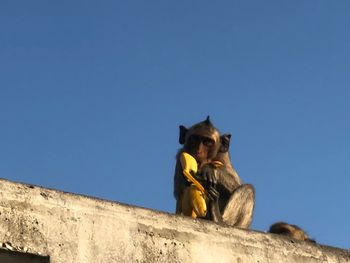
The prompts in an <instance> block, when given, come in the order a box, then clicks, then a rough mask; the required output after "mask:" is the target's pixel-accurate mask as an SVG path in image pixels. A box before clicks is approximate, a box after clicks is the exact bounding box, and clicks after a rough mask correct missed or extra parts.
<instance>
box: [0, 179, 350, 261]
mask: <svg viewBox="0 0 350 263" xmlns="http://www.w3.org/2000/svg"><path fill="white" fill-rule="evenodd" d="M0 243H2V244H11V247H13V248H15V250H18V251H21V250H25V251H27V252H30V253H34V254H39V255H44V256H45V255H46V256H49V257H50V262H53V263H69V262H93V263H98V262H101V263H102V262H103V263H112V262H201V263H205V262H215V263H219V262H231V263H232V262H233V263H245V262H255V263H257V262H261V263H263V262H298V263H302V262H311V263H312V262H315V263H316V262H350V251H347V250H342V249H337V248H332V247H326V246H320V245H314V244H308V243H306V242H298V241H294V240H291V239H288V238H284V237H280V236H277V235H273V234H266V233H261V232H256V231H247V230H241V229H237V228H232V227H223V226H219V225H217V224H214V223H211V222H207V221H204V220H192V219H191V218H185V217H181V216H175V215H171V214H167V213H162V212H157V211H152V210H148V209H144V208H138V207H133V206H128V205H123V204H120V203H116V202H110V201H105V200H100V199H95V198H90V197H86V196H81V195H75V194H70V193H64V192H60V191H56V190H49V189H44V188H41V187H38V186H31V185H25V184H19V183H13V182H9V181H6V180H1V179H0Z"/></svg>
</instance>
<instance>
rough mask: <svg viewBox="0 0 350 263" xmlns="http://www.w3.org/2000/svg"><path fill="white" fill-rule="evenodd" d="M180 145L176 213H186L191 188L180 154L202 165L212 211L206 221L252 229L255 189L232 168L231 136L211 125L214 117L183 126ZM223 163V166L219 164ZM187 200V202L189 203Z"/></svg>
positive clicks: (204, 185)
mask: <svg viewBox="0 0 350 263" xmlns="http://www.w3.org/2000/svg"><path fill="white" fill-rule="evenodd" d="M179 128H180V134H179V143H180V144H181V145H182V148H180V149H179V151H178V153H177V155H176V166H175V174H174V197H175V199H176V214H183V215H184V211H185V210H186V209H187V207H184V203H186V202H184V198H186V196H188V195H186V192H187V190H188V187H190V184H189V182H188V181H187V180H186V179H185V177H184V174H183V172H182V167H181V163H180V160H179V158H180V155H181V154H182V153H183V152H186V153H188V154H190V155H192V156H193V157H194V158H195V159H196V161H197V164H198V173H197V175H198V177H199V178H200V180H201V183H202V185H203V187H204V188H205V190H206V192H207V195H208V196H207V197H208V198H207V200H208V201H207V202H208V204H207V207H208V212H207V214H206V216H204V217H203V218H204V219H207V220H211V221H214V222H216V223H223V224H226V225H229V226H235V227H240V228H249V227H250V225H251V222H252V219H253V210H254V204H255V189H254V187H253V186H252V185H250V184H243V182H242V180H241V178H240V177H239V176H238V174H237V172H236V171H235V169H234V168H233V166H232V163H231V159H230V155H229V146H230V139H231V135H230V134H223V135H221V134H220V132H219V130H218V129H217V128H215V126H214V125H213V124H212V123H211V121H210V117H209V116H208V117H207V119H206V120H204V121H202V122H199V123H197V124H194V125H193V126H191V127H190V128H186V127H185V126H183V125H180V126H179ZM215 163H216V164H217V163H221V164H222V165H219V166H218V165H215ZM185 201H186V200H185Z"/></svg>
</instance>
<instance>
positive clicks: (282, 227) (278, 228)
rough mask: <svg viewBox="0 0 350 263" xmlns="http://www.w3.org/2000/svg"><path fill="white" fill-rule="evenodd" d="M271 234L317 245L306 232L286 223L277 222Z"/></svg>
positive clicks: (273, 225)
mask: <svg viewBox="0 0 350 263" xmlns="http://www.w3.org/2000/svg"><path fill="white" fill-rule="evenodd" d="M269 233H273V234H279V235H283V236H287V237H290V238H293V239H297V240H302V241H308V242H312V243H316V241H315V240H314V239H310V238H309V236H308V235H307V234H306V232H305V231H304V230H303V229H301V228H300V227H298V226H297V225H291V224H288V223H285V222H277V223H274V224H272V225H271V226H270V229H269Z"/></svg>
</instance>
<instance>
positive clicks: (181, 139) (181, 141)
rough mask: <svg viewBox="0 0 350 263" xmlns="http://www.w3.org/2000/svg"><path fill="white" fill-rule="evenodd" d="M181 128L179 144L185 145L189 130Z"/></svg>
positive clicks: (181, 126)
mask: <svg viewBox="0 0 350 263" xmlns="http://www.w3.org/2000/svg"><path fill="white" fill-rule="evenodd" d="M179 128H180V136H179V143H180V144H185V138H186V133H187V131H188V129H187V128H186V127H185V126H183V125H180V126H179Z"/></svg>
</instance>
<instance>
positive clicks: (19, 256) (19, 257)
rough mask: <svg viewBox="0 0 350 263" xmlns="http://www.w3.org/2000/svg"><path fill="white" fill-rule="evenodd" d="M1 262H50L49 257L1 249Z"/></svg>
mask: <svg viewBox="0 0 350 263" xmlns="http://www.w3.org/2000/svg"><path fill="white" fill-rule="evenodd" d="M0 262H1V263H50V259H49V257H47V256H46V257H44V256H38V255H34V254H30V253H23V252H17V251H11V250H7V249H0Z"/></svg>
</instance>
